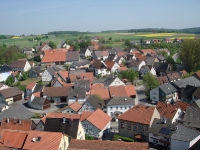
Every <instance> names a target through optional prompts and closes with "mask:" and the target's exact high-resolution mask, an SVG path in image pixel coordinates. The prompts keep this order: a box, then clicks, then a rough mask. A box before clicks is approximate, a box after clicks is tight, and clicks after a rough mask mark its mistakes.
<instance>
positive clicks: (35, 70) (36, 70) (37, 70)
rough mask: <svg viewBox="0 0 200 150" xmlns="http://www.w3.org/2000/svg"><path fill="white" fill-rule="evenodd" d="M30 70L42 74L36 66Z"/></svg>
mask: <svg viewBox="0 0 200 150" xmlns="http://www.w3.org/2000/svg"><path fill="white" fill-rule="evenodd" d="M31 70H34V72H35V73H41V72H42V70H41V67H40V66H36V67H34V68H33V69H31Z"/></svg>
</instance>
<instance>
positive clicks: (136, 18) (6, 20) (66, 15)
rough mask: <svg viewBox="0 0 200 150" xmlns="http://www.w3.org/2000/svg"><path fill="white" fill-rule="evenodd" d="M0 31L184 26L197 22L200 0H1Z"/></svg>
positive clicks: (40, 31)
mask: <svg viewBox="0 0 200 150" xmlns="http://www.w3.org/2000/svg"><path fill="white" fill-rule="evenodd" d="M0 5H1V6H3V7H2V8H1V9H0V19H1V20H2V22H1V25H0V35H22V34H25V35H30V34H33V35H37V34H47V33H48V32H53V31H78V32H93V33H95V32H102V31H112V30H129V29H145V28H158V29H185V28H194V27H199V26H200V20H199V19H197V18H196V15H195V14H199V13H200V9H199V6H200V1H198V0H191V1H184V2H183V1H182V0H177V1H172V0H169V1H160V0H152V1H149V0H143V1H138V0H115V1H114V0H110V1H105V0H102V1H95V0H84V1H78V0H73V1H64V0H60V1H59V2H57V1H53V0H43V1H34V2H32V1H26V0H22V1H12V2H10V1H7V0H2V1H0Z"/></svg>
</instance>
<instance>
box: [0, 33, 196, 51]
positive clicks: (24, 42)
mask: <svg viewBox="0 0 200 150" xmlns="http://www.w3.org/2000/svg"><path fill="white" fill-rule="evenodd" d="M38 36H41V35H38ZM80 36H82V37H85V36H88V37H89V38H91V37H94V36H100V37H104V38H105V40H108V38H109V37H112V41H110V42H106V43H105V44H104V45H105V46H113V47H121V46H122V44H123V42H116V40H122V39H129V40H131V41H133V40H136V41H139V40H140V39H141V38H143V40H151V39H163V38H165V37H168V38H171V39H174V38H176V37H180V38H182V39H193V38H194V36H195V35H194V34H185V33H137V34H135V33H103V32H100V33H92V34H83V35H81V34H80V35H71V34H63V35H59V36H54V35H49V38H47V39H46V38H42V41H43V42H49V41H53V42H55V43H56V44H57V45H60V43H61V42H62V41H65V40H74V39H79V38H80ZM33 37H37V36H26V37H22V38H18V37H15V38H10V39H1V40H0V44H7V45H8V46H9V45H16V46H18V47H20V48H23V47H34V46H35V45H39V44H40V42H41V41H31V42H29V41H28V38H33Z"/></svg>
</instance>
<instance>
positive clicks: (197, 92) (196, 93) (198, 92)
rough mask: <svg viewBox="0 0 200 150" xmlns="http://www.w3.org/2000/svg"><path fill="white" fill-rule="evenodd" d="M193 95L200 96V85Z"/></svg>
mask: <svg viewBox="0 0 200 150" xmlns="http://www.w3.org/2000/svg"><path fill="white" fill-rule="evenodd" d="M192 96H196V97H198V98H200V87H198V88H197V89H196V90H195V92H194V93H193V94H192Z"/></svg>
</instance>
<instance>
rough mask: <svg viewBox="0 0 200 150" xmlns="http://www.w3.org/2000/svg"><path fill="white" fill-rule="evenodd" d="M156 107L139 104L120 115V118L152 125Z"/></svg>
mask: <svg viewBox="0 0 200 150" xmlns="http://www.w3.org/2000/svg"><path fill="white" fill-rule="evenodd" d="M154 110H155V107H151V106H143V105H137V106H134V107H132V108H131V109H129V110H128V111H126V112H125V113H123V114H122V115H120V116H119V117H118V119H120V120H125V121H130V122H136V123H142V124H147V125H150V122H151V118H152V116H153V112H154Z"/></svg>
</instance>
